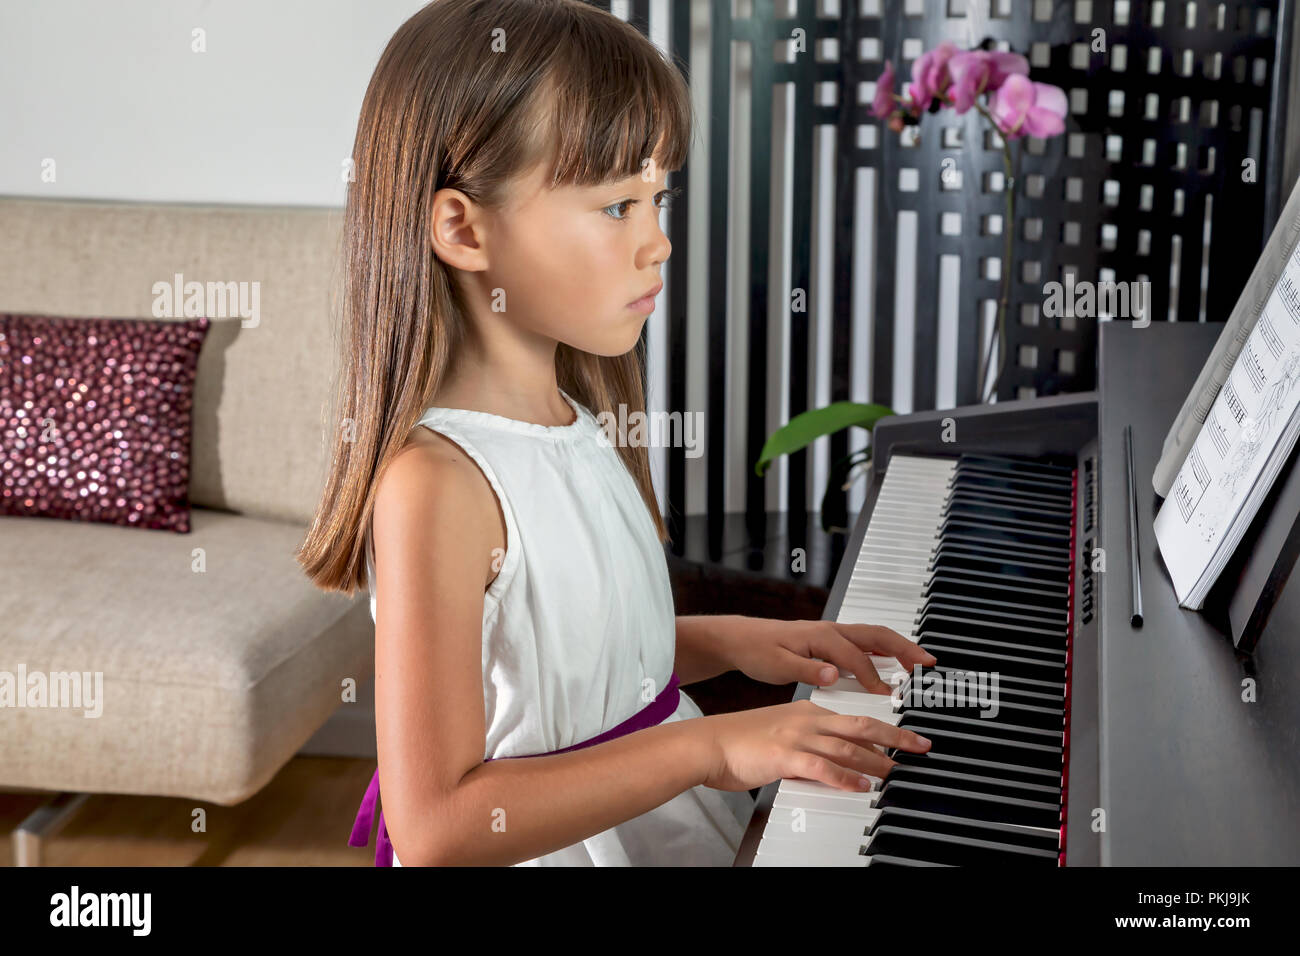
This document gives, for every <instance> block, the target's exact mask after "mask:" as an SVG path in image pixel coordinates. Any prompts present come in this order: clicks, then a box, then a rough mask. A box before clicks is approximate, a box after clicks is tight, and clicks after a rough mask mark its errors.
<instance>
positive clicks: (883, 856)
mask: <svg viewBox="0 0 1300 956" xmlns="http://www.w3.org/2000/svg"><path fill="white" fill-rule="evenodd" d="M862 855H863V856H866V855H867V854H866V853H863V854H862ZM871 865H872V866H952V864H951V863H933V862H931V861H930V860H909V859H908V858H907V857H905V856H894V855H893V854H890V853H877V854H876V855H875V856H873V857H872V858H871Z"/></svg>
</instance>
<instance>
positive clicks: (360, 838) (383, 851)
mask: <svg viewBox="0 0 1300 956" xmlns="http://www.w3.org/2000/svg"><path fill="white" fill-rule="evenodd" d="M677 685H678V681H677V672H676V671H673V675H672V677H670V678H669V679H668V686H667V687H665V688H664V689H663V690H662V691H661V692H660V694H659V696H658V697H656V698H655V699H654V700H652V701H651V702H650V703H648V704H646V705H645V706H644V707H642V708H641V709H640V710H638V711H637V712H636V713H635V714H633V715H632V716H631V717H629V718H628V719H627V720H625V721H623V722H622V723H621V724H619V725H618V726H617V727H615V728H613V729H612V730H607V731H605V732H604V733H602V734H597V735H596V736H595V737H592V738H591V739H590V740H584V741H582V743H577V744H574V745H573V746H571V747H564V748H562V749H560V750H551V751H548V752H547V753H546V754H528V755H527V756H530V757H541V756H549V755H550V754H563V753H568V752H569V751H570V750H581V749H582V748H583V747H593V746H595V745H596V744H603V743H604V742H605V741H607V740H614V739H615V738H617V737H622V736H624V735H626V734H630V733H633V732H634V731H637V730H644V729H645V728H647V727H653V726H655V725H656V724H661V723H663V722H664V721H665V720H666V719H667V718H668V717H669V716H670V715H672V714H673V713H675V712H676V711H677V704H678V702H679V699H680V697H681V695H680V693H679V692H678V690H677ZM520 756H524V755H520ZM495 759H496V758H495V757H488V758H487V760H495ZM501 759H503V760H515V759H517V758H516V757H503V758H501ZM487 760H485V761H484V763H486V762H487ZM378 803H379V768H377V767H376V768H375V775H374V776H373V777H371V778H370V786H368V787H366V795H365V797H363V798H362V800H361V807H360V809H358V810H357V819H356V822H355V823H353V824H352V836H350V837H348V846H366V845H367V843H368V842H369V840H370V826H371V824H372V823H374V821H375V807H376V805H378ZM392 865H393V844H392V843H390V842H389V840H388V828H387V827H386V826H384V812H383V811H382V810H380V811H379V829H378V832H377V833H376V834H375V866H392Z"/></svg>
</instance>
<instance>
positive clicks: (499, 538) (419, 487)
mask: <svg viewBox="0 0 1300 956" xmlns="http://www.w3.org/2000/svg"><path fill="white" fill-rule="evenodd" d="M381 512H382V513H383V514H385V515H387V516H388V517H389V519H390V521H391V522H393V523H395V524H397V525H399V526H407V527H409V526H410V523H411V522H415V523H416V525H417V526H419V525H426V523H427V526H443V525H444V522H446V521H447V520H449V519H450V520H454V521H455V523H456V524H457V525H458V526H459V527H462V528H463V527H465V523H466V522H467V521H468V523H469V525H470V526H471V527H472V528H473V529H475V532H476V535H475V536H477V537H485V538H486V539H487V542H486V543H487V547H486V548H484V549H483V553H484V554H489V555H490V554H491V553H492V550H493V548H498V547H499V548H501V549H502V551H504V549H505V538H506V532H505V529H506V525H505V516H504V515H503V513H502V511H501V508H500V505H499V504H498V502H497V499H496V494H495V493H494V492H493V490H492V485H491V483H490V482H489V481H488V479H487V476H486V475H484V474H483V471H482V470H481V469H480V468H479V466H478V464H477V463H476V462H475V461H474V459H473V458H471V457H470V456H469V455H468V454H466V452H465V451H464V449H462V448H461V447H460V446H459V445H457V444H456V443H455V442H454V441H452V440H451V439H450V438H448V437H447V436H446V435H443V434H441V433H439V432H435V431H433V430H432V429H430V428H427V427H423V426H418V425H417V426H416V427H415V428H412V429H411V433H410V434H409V435H408V436H407V440H406V443H405V444H404V445H403V446H402V448H401V450H400V451H398V453H397V454H396V455H394V456H393V459H392V461H390V462H389V464H388V466H387V467H386V468H385V469H384V472H383V474H382V475H381V477H380V480H379V486H378V488H377V489H376V492H375V515H376V518H377V519H380V515H381ZM467 543H468V542H459V543H458V544H457V547H458V548H463V547H464V545H465V544H467ZM462 553H463V552H462ZM495 576H496V572H495V571H494V570H491V569H490V568H489V570H488V572H487V579H488V580H491V579H492V578H494V577H495Z"/></svg>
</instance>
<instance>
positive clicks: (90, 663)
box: [0, 508, 374, 806]
mask: <svg viewBox="0 0 1300 956" xmlns="http://www.w3.org/2000/svg"><path fill="white" fill-rule="evenodd" d="M191 526H192V530H191V532H190V533H189V534H175V533H171V532H164V531H153V530H140V529H134V528H120V527H116V526H112V525H105V524H94V523H89V522H76V521H63V520H56V519H50V518H14V517H6V518H4V519H2V520H0V580H2V581H3V587H2V588H0V671H8V672H10V673H13V674H15V675H17V674H18V672H19V668H20V667H21V666H25V668H26V672H27V673H28V674H32V673H35V672H38V671H39V672H44V673H45V674H47V675H48V674H49V673H51V672H58V671H65V672H70V671H79V672H90V673H91V674H92V675H93V674H94V673H95V672H102V675H103V677H102V681H103V683H102V688H103V689H102V701H101V702H100V705H99V706H100V709H101V713H100V714H99V716H97V717H88V716H86V715H85V708H66V707H65V708H56V707H51V706H46V707H34V708H25V707H15V708H0V768H3V771H2V773H0V776H2V777H3V781H2V782H3V784H4V785H6V786H13V787H24V788H34V789H42V790H66V791H83V792H93V793H122V794H151V795H162V796H177V797H185V798H189V799H194V800H203V801H210V802H212V803H216V804H221V805H226V806H229V805H232V804H236V803H239V802H240V801H242V800H244V799H246V798H248V797H250V796H252V795H253V794H255V793H256V792H257V791H258V790H259V789H260V788H261V787H263V786H264V785H265V784H266V783H267V782H268V781H269V780H270V779H271V777H272V776H274V775H275V773H276V772H277V771H278V770H279V769H280V768H281V767H282V766H283V765H284V764H285V763H286V762H287V761H288V760H289V759H290V758H291V757H292V756H293V755H294V754H295V753H296V752H297V751H298V749H299V748H300V747H301V746H302V745H303V743H304V742H306V741H307V740H308V738H310V737H311V736H312V734H313V733H314V732H315V731H316V730H317V729H318V728H320V727H321V725H322V724H323V723H324V722H325V721H326V720H327V719H328V718H329V716H330V715H331V714H332V713H333V712H334V711H335V710H336V709H337V708H338V707H339V706H340V701H341V699H342V698H341V693H342V686H343V681H344V680H345V679H346V678H354V679H355V680H356V685H357V686H358V687H362V686H364V685H365V684H366V682H367V681H368V680H370V679H371V677H372V676H373V666H374V657H373V625H372V624H371V621H370V615H369V607H368V604H367V602H366V601H365V600H359V599H357V598H356V597H354V598H351V599H349V598H347V597H345V596H343V595H340V594H326V593H324V592H321V591H319V590H317V589H316V588H315V587H314V586H313V585H312V584H311V582H310V581H309V580H308V579H307V577H306V576H305V575H304V574H303V572H302V570H301V568H300V567H299V565H298V563H297V561H296V560H295V558H294V552H295V550H296V549H297V547H298V545H299V544H300V543H301V541H302V538H303V536H304V533H305V532H304V528H303V526H302V524H300V523H297V522H284V521H275V520H268V519H263V518H254V517H248V516H244V515H238V514H234V513H231V512H225V511H217V510H212V509H206V508H194V509H193V511H192V522H191ZM196 549H201V551H199V552H197V553H196ZM200 561H202V562H203V563H202V564H200V563H199V562H200ZM200 567H202V568H203V570H201V571H200V570H197V569H198V568H200ZM88 686H93V678H92V683H91V684H90V685H88ZM20 691H21V688H20ZM342 706H358V705H356V704H343V705H342Z"/></svg>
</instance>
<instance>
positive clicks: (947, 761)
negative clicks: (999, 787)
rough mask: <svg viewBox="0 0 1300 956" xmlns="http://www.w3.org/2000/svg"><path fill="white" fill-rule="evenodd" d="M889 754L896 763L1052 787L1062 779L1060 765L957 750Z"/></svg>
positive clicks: (1058, 784) (891, 772) (893, 752)
mask: <svg viewBox="0 0 1300 956" xmlns="http://www.w3.org/2000/svg"><path fill="white" fill-rule="evenodd" d="M889 756H890V758H891V759H892V760H893V761H894V762H895V763H897V764H899V765H907V766H911V767H936V768H938V769H940V770H951V771H953V772H955V773H969V774H978V775H980V776H985V777H995V778H997V779H998V780H1005V781H1009V782H1013V783H1014V782H1017V781H1018V782H1022V783H1030V784H1035V785H1044V786H1051V787H1053V788H1055V789H1059V787H1060V783H1061V768H1059V767H1057V768H1054V769H1052V768H1042V767H1026V766H1016V765H1014V764H1008V763H1000V762H998V761H994V760H979V759H976V758H973V757H965V756H962V755H960V754H944V753H935V752H934V751H933V750H928V751H926V752H925V753H923V754H914V753H909V752H907V751H906V750H891V751H890V752H889ZM896 769H897V767H895V768H893V769H892V770H891V771H890V775H891V776H892V774H893V770H896ZM886 783H888V778H886Z"/></svg>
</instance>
